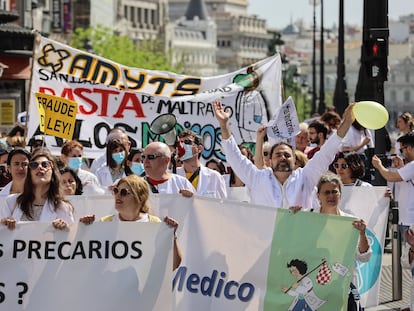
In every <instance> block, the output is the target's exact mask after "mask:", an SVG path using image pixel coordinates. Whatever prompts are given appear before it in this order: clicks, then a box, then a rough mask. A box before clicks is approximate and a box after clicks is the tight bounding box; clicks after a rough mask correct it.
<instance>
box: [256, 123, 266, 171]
mask: <svg viewBox="0 0 414 311" xmlns="http://www.w3.org/2000/svg"><path fill="white" fill-rule="evenodd" d="M265 135H266V126H265V125H262V126H260V127H259V128H258V129H257V132H256V152H255V153H254V158H253V160H254V164H255V165H256V167H257V168H258V169H262V168H264V167H265V163H264V161H263V143H264V141H263V140H264V137H265Z"/></svg>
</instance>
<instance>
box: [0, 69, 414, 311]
mask: <svg viewBox="0 0 414 311" xmlns="http://www.w3.org/2000/svg"><path fill="white" fill-rule="evenodd" d="M248 75H250V76H248V77H249V78H252V77H255V76H254V75H253V73H251V72H249V71H248ZM257 83H258V82H257ZM243 87H244V86H243ZM246 92H249V96H250V95H251V96H252V97H254V106H255V107H254V109H253V108H249V109H252V110H255V111H256V109H257V111H259V110H262V108H263V101H262V99H263V98H262V97H261V96H262V95H261V93H260V92H258V91H256V90H254V89H249V90H247V89H246V88H245V89H244V90H243V91H241V92H240V94H243V96H244V93H246ZM44 96H46V95H44ZM223 98H224V97H222V99H223ZM243 100H245V99H240V98H239V97H237V101H238V104H239V106H237V107H238V108H237V109H239V110H238V111H236V110H235V111H230V110H229V109H227V108H229V107H228V105H227V104H226V103H225V102H224V100H223V101H221V100H217V99H215V100H212V101H211V102H209V104H211V107H212V109H211V113H212V114H213V115H214V122H216V124H215V130H217V133H219V135H217V136H218V137H219V143H218V144H217V145H216V146H219V148H220V150H216V153H215V154H221V155H222V157H221V158H219V157H216V156H209V157H203V153H204V152H205V151H206V149H207V148H208V147H209V144H210V143H211V141H206V140H205V136H203V135H202V133H201V131H198V132H197V131H196V130H190V129H188V128H184V129H180V130H179V131H177V133H175V132H174V137H173V138H174V139H173V141H172V142H171V141H169V139H167V136H163V135H167V134H168V133H170V131H168V133H167V131H165V132H163V133H157V134H159V135H158V136H156V139H153V140H152V141H149V143H146V144H145V145H144V144H141V145H140V142H138V144H137V142H136V141H135V140H133V139H131V137H130V135H128V134H129V133H128V132H127V131H125V128H126V126H125V125H127V126H130V127H132V126H136V125H137V124H126V122H127V121H128V120H122V122H125V123H124V124H123V126H113V125H111V128H108V133H107V135H106V137H105V141H104V146H102V148H101V149H100V154H99V156H95V157H93V158H89V157H87V156H86V152H85V151H86V147H85V144H84V143H82V142H81V141H80V140H74V139H64V140H63V143H62V144H61V147H60V154H56V149H54V152H52V151H51V149H49V148H50V147H51V146H49V145H48V143H47V142H46V141H47V140H46V136H47V135H43V134H39V133H35V135H32V136H31V137H30V136H28V135H27V134H28V133H27V132H26V127H25V124H16V126H15V127H14V128H13V129H12V130H11V131H10V132H9V133H7V134H5V137H3V138H0V188H1V190H0V197H1V198H0V225H1V226H4V227H5V228H7V229H8V230H16V229H18V228H19V226H20V225H22V224H23V223H27V222H48V223H50V224H51V225H52V226H53V228H54V229H55V230H56V231H58V232H62V231H63V232H65V230H70V228H71V226H72V225H74V224H75V223H76V224H77V223H79V226H84V227H85V228H90V227H93V226H95V225H96V224H97V223H99V224H102V223H108V222H113V223H123V222H125V223H128V224H131V223H136V222H138V223H161V224H162V225H165V226H167V227H168V228H169V230H171V232H172V237H173V240H172V241H171V242H172V253H173V256H172V263H173V266H172V267H169V270H171V271H177V270H178V271H179V272H178V273H179V274H180V275H182V274H181V273H182V271H187V270H186V269H187V268H186V267H182V263H183V262H185V261H186V257H187V256H188V255H189V254H188V253H186V252H184V251H182V245H180V236H179V234H178V233H177V232H178V231H179V230H180V229H181V228H183V227H185V226H186V225H187V226H188V225H189V224H188V223H185V222H182V221H178V220H177V219H174V218H173V217H170V215H157V214H155V213H154V212H153V210H152V206H151V205H152V202H153V201H151V198H157V196H159V195H163V194H170V195H171V194H172V195H177V196H179V197H180V199H182V200H187V201H188V200H191V199H194V198H197V197H201V198H209V199H212V200H217V201H219V202H221V203H223V202H226V201H237V202H239V203H240V204H251V205H260V206H265V207H270V208H273V209H280V210H281V211H286V212H288V213H290V214H292V217H296V216H297V215H303V214H305V213H307V214H310V215H312V217H319V218H322V217H324V216H325V215H329V216H330V218H329V217H328V218H326V219H327V221H328V222H329V221H333V220H334V219H336V218H341V217H343V218H345V217H351V218H352V222H350V226H349V227H350V228H351V227H352V230H353V231H352V232H354V233H355V236H356V237H357V239H356V244H355V245H356V248H355V249H352V250H351V251H350V252H348V253H352V254H348V255H352V257H353V261H359V262H361V263H367V262H369V261H370V259H371V257H372V254H373V252H374V250H373V246H372V245H371V243H370V239H369V236H368V230H367V228H368V220H367V219H361V218H360V217H356V216H355V215H351V214H349V213H348V212H346V211H344V210H341V207H340V203H341V199H342V195H343V193H344V192H345V190H349V189H353V188H354V187H355V188H358V187H360V189H362V188H365V189H368V188H372V187H373V185H372V182H373V176H374V173H375V170H376V171H377V172H378V173H379V174H380V175H381V176H382V177H383V178H384V179H385V180H386V182H387V187H386V190H385V191H383V193H382V194H381V199H383V200H385V201H386V202H388V201H389V200H393V201H398V202H399V217H400V218H399V222H398V224H399V230H400V232H401V235H402V236H403V255H402V256H401V264H402V265H403V266H404V267H406V268H408V269H412V270H413V271H414V161H413V160H414V119H413V117H412V115H411V114H410V113H408V112H405V113H403V114H401V115H400V116H399V117H398V122H397V125H396V126H397V128H398V130H399V131H400V136H399V137H398V138H397V139H396V141H394V142H392V143H391V145H390V146H389V150H387V151H388V154H389V155H390V156H384V155H375V154H373V150H374V147H375V141H374V140H375V139H374V138H375V135H374V131H372V130H371V129H370V128H367V127H364V126H363V125H362V124H360V122H359V120H357V118H356V116H355V113H354V108H355V106H356V105H358V103H350V104H349V105H348V107H347V108H346V110H345V111H344V113H343V114H342V115H339V114H338V113H337V112H336V111H335V109H332V108H331V109H330V110H328V111H326V112H325V113H324V114H322V115H320V116H319V115H318V116H314V117H313V118H312V120H310V121H309V122H303V123H300V124H298V127H297V128H296V129H297V130H296V131H295V133H294V134H293V135H292V136H291V137H288V138H287V139H279V140H275V139H274V137H271V135H269V133H270V132H269V129H270V127H271V126H270V125H269V124H266V123H264V122H256V124H255V125H254V126H250V125H251V124H250V123H248V122H246V123H245V125H243V126H239V133H237V137H236V134H235V133H234V132H235V130H234V125H233V124H231V120H232V119H231V118H232V117H233V120H234V118H235V119H236V120H237V121H240V120H242V119H243V118H246V116H245V115H243V114H247V112H246V111H248V109H247V108H245V109H246V110H245V111H242V110H240V106H241V105H242V104H244V101H243ZM235 109H236V108H235ZM121 114H122V113H121V112H119V115H121ZM234 116H235V117H234ZM255 117H256V119H255V120H259V119H260V117H257V116H255ZM29 119H30V116H29ZM137 120H138V119H137ZM58 121H59V120H56V122H57V123H56V124H58ZM150 121H151V120H150ZM181 121H182V120H181ZM242 121H245V120H242ZM242 121H240V122H242ZM137 122H139V120H138V121H137ZM65 124H66V123H65ZM240 124H242V123H240ZM69 125H70V123H67V127H69ZM173 126H175V124H173ZM162 127H163V125H162V126H160V128H161V129H162ZM55 128H56V127H55ZM155 129H157V130H158V128H155V127H151V130H152V131H155ZM193 129H194V128H193ZM273 130H274V126H273ZM274 131H275V130H274ZM161 132H162V131H161ZM276 132H277V131H276ZM213 136H214V135H213ZM239 136H241V138H242V139H243V138H245V137H254V138H255V141H253V144H252V142H251V141H250V144H243V143H241V142H240V137H239ZM154 137H155V136H154ZM214 138H215V136H214ZM284 138H286V137H284ZM26 141H28V143H27V145H26ZM54 148H56V146H54ZM110 195H112V196H113V199H112V201H111V202H112V203H111V204H112V206H113V211H112V213H111V214H108V215H105V216H104V217H97V216H96V215H95V214H88V213H86V212H85V213H84V212H83V211H82V210H80V209H77V207H76V206H75V204H73V203H72V201H74V198H76V197H79V196H84V197H88V196H110ZM174 208H175V207H174ZM177 208H178V207H177ZM278 211H279V210H278ZM218 218H219V217H218ZM209 221H211V220H209ZM226 221H227V220H226ZM228 221H229V222H231V219H228ZM215 222H217V223H220V224H222V222H221V221H220V220H217V219H216V220H214V222H213V223H212V224H211V226H214V225H215ZM4 227H3V228H4ZM84 227H82V228H84ZM197 234H198V233H194V236H197ZM220 238H221V239H225V238H226V237H224V236H223V237H220ZM268 239H272V237H268ZM134 243H135V242H133V244H131V249H132V250H133V252H132V256H137V257H139V256H140V255H141V250H140V249H139V246H138V243H135V244H134ZM243 243H248V242H243ZM96 254H98V251H96ZM99 254H100V253H99ZM89 255H91V253H89ZM115 255H116V254H115ZM197 255H200V256H202V254H197ZM321 265H322V267H325V265H326V261H322V264H321ZM286 266H287V268H288V270H289V273H290V274H291V276H293V277H294V278H295V282H294V283H293V284H292V285H290V286H289V285H287V286H286V287H284V288H283V289H280V292H281V293H283V294H284V297H288V296H290V297H293V302H292V303H291V305H290V307H289V310H317V309H318V308H319V307H320V306H322V305H323V304H324V303H325V302H326V301H324V300H323V299H322V298H319V297H317V293H315V292H314V286H313V283H312V281H311V280H310V278H309V277H308V276H309V273H310V272H312V271H314V269H313V270H312V271H310V272H309V270H310V269H308V266H307V264H306V262H305V261H304V260H303V259H301V258H292V260H290V261H289V262H287V263H286ZM338 267H339V268H338ZM341 267H342V266H341V265H339V266H338V265H336V268H335V269H337V270H338V271H341V269H342V268H341ZM171 268H172V269H171ZM181 268H183V269H182V270H180V269H181ZM217 273H218V272H217V271H216V270H214V272H213V274H212V275H214V276H216V275H217ZM345 274H347V273H344V275H345ZM351 274H352V277H351V276H350V280H351V282H350V283H349V285H348V284H347V285H346V286H347V301H345V302H344V305H343V306H341V307H340V308H338V310H339V309H340V310H363V307H365V306H364V305H361V303H360V299H359V297H360V295H359V293H358V288H359V287H358V283H359V282H360V279H359V278H358V277H356V273H355V271H353V273H351ZM225 275H226V274H225V273H224V272H221V273H220V280H219V282H218V283H219V284H220V285H218V286H217V290H216V291H215V293H216V297H218V296H219V293H220V292H221V291H223V292H224V295H225V296H226V298H228V299H230V300H231V299H234V298H235V297H236V294H231V293H230V290H229V288H230V287H231V285H234V284H238V283H237V282H235V281H229V282H228V283H227V284H226V285H223V284H224V282H225V281H224V278H225V277H224V276H225ZM413 275H414V274H413ZM191 276H192V277H193V279H191V277H189V279H188V281H187V283H186V284H187V288H190V289H191V290H192V291H194V292H195V291H196V290H195V289H194V287H191V286H192V284H196V283H197V280H198V281H200V280H199V279H197V280H196V281H194V282H193V283H192V281H191V280H194V279H196V277H194V275H191ZM197 277H198V276H197ZM318 277H319V275H318ZM214 278H215V277H214ZM329 278H330V276H329V277H327V280H323V277H322V280H320V279H319V280H318V284H325V283H324V282H328V281H329ZM212 279H213V277H212ZM200 282H201V283H202V281H200ZM200 282H199V283H200ZM220 282H221V283H220ZM240 283H241V282H240ZM238 285H240V288H239V290H238V292H237V297H238V298H239V299H240V300H241V301H243V300H247V298H246V297H249V298H250V297H251V296H252V295H253V293H254V290H253V286H251V285H250V284H248V283H247V282H245V283H241V284H238ZM174 286H175V279H174V285H173V287H174ZM177 287H178V288H183V283H179V284H177ZM204 290H205V288H204ZM209 290H211V288H209ZM202 291H203V286H201V292H202ZM206 292H208V290H206ZM210 296H211V294H210ZM411 301H412V302H411V306H410V307H411V310H414V286H413V289H412V300H411ZM121 309H122V308H121ZM407 310H409V309H407ZM334 311H335V310H334Z"/></svg>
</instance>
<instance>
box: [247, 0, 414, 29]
mask: <svg viewBox="0 0 414 311" xmlns="http://www.w3.org/2000/svg"><path fill="white" fill-rule="evenodd" d="M311 2H312V0H249V8H248V12H249V13H250V14H257V15H258V16H259V17H261V18H264V19H266V20H267V24H268V27H276V28H279V29H280V28H282V27H285V26H286V25H288V24H289V22H290V21H291V20H293V21H296V20H297V19H299V18H303V19H304V21H305V22H307V23H308V24H309V25H311V24H312V21H313V8H312V5H311V4H310V3H311ZM363 3H364V1H363V0H344V7H345V17H344V19H345V23H351V24H358V25H362V11H363ZM278 6H280V7H279V8H278ZM338 7H339V0H325V1H324V24H325V26H326V27H331V26H332V25H333V24H334V23H336V24H338V15H339V8H338ZM410 13H411V14H414V1H413V0H389V2H388V16H389V18H390V19H391V18H392V19H397V17H398V16H400V15H407V14H410ZM316 20H317V24H319V23H320V5H319V6H317V8H316Z"/></svg>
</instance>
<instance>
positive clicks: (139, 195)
mask: <svg viewBox="0 0 414 311" xmlns="http://www.w3.org/2000/svg"><path fill="white" fill-rule="evenodd" d="M112 193H113V195H114V198H115V209H116V210H117V211H118V214H114V215H108V216H104V217H102V218H101V219H100V220H101V221H104V222H106V221H134V222H161V220H160V219H159V218H158V217H157V216H153V215H151V214H149V210H150V203H149V201H148V199H149V186H148V183H147V182H146V181H145V179H143V178H141V177H139V176H137V175H134V174H133V175H129V176H127V177H124V178H122V179H121V180H119V181H118V183H117V184H116V186H115V187H114V188H113V189H112ZM79 221H80V222H82V223H84V224H91V223H93V222H94V221H95V215H87V216H84V217H81V218H80V219H79ZM164 222H165V223H166V224H167V225H168V226H169V227H171V228H173V229H174V250H173V252H174V258H173V270H175V269H177V268H178V266H179V265H180V263H181V259H182V253H181V250H180V248H179V246H178V241H177V233H176V232H177V228H178V223H177V222H176V221H175V220H174V219H172V218H170V217H168V216H166V217H165V218H164Z"/></svg>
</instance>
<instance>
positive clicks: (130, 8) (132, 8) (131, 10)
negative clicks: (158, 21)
mask: <svg viewBox="0 0 414 311" xmlns="http://www.w3.org/2000/svg"><path fill="white" fill-rule="evenodd" d="M129 11H130V13H131V15H130V16H129V17H130V21H131V22H135V8H134V7H133V6H131V7H129Z"/></svg>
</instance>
